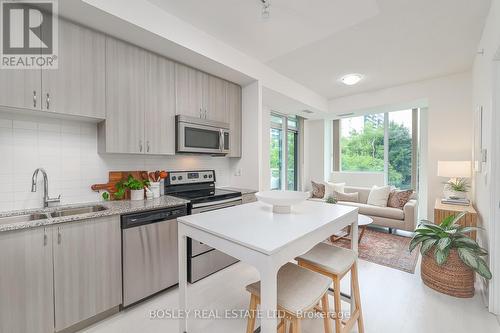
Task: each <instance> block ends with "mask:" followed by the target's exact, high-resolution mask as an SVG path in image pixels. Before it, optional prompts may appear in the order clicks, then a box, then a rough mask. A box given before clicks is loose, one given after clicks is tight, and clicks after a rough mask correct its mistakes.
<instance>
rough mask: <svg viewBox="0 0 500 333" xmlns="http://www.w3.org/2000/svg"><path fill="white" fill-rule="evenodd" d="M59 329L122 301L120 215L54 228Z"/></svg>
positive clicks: (55, 284) (56, 310)
mask: <svg viewBox="0 0 500 333" xmlns="http://www.w3.org/2000/svg"><path fill="white" fill-rule="evenodd" d="M53 239H54V242H53V244H54V300H55V328H56V331H60V330H62V329H65V328H68V327H70V326H72V325H75V324H77V323H79V322H81V321H84V320H86V319H89V318H91V317H93V316H95V315H97V314H99V313H102V312H104V311H106V310H109V309H112V308H113V307H116V306H118V305H119V304H121V291H122V290H121V285H122V284H121V232H120V221H119V216H111V217H104V218H98V219H94V220H91V221H83V222H76V223H68V224H61V225H60V226H57V227H54V229H53Z"/></svg>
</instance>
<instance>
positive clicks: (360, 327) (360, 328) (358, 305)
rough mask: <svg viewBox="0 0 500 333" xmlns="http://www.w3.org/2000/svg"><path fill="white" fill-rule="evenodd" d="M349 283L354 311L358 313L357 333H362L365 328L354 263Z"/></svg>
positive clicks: (356, 269) (356, 264)
mask: <svg viewBox="0 0 500 333" xmlns="http://www.w3.org/2000/svg"><path fill="white" fill-rule="evenodd" d="M351 283H352V292H353V294H354V295H353V296H354V301H355V303H356V309H357V310H358V311H359V317H358V332H359V333H364V331H365V327H364V323H363V311H362V310H361V295H360V293H359V281H358V263H356V262H355V263H354V265H353V266H352V268H351Z"/></svg>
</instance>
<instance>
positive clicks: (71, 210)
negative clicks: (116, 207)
mask: <svg viewBox="0 0 500 333" xmlns="http://www.w3.org/2000/svg"><path fill="white" fill-rule="evenodd" d="M107 209H108V208H107V207H104V206H101V205H94V206H85V207H78V208H75V207H68V208H60V209H57V210H54V211H52V212H44V211H40V212H35V213H31V214H25V215H16V216H8V217H0V224H11V223H23V222H31V221H37V220H45V219H48V218H56V217H65V216H73V215H82V214H88V213H95V212H100V211H103V210H107Z"/></svg>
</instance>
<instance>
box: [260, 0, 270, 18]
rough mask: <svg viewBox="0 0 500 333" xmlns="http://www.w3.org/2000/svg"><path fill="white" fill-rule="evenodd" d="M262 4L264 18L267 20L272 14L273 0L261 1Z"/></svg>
mask: <svg viewBox="0 0 500 333" xmlns="http://www.w3.org/2000/svg"><path fill="white" fill-rule="evenodd" d="M260 3H261V4H262V18H263V19H264V20H267V19H268V18H269V15H270V14H271V0H260Z"/></svg>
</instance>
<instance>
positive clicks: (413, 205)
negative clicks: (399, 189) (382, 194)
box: [403, 199, 418, 231]
mask: <svg viewBox="0 0 500 333" xmlns="http://www.w3.org/2000/svg"><path fill="white" fill-rule="evenodd" d="M417 210H418V201H417V200H415V199H412V200H410V201H408V202H407V203H406V205H404V207H403V212H404V215H405V220H404V221H405V227H406V230H412V231H413V230H415V228H416V227H417V213H418V212H417Z"/></svg>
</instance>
